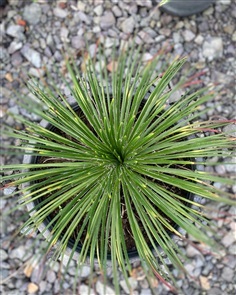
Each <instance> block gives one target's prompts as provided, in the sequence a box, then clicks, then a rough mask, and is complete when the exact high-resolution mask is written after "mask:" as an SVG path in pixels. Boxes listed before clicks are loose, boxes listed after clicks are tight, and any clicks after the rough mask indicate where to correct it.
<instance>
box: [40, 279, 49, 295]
mask: <svg viewBox="0 0 236 295" xmlns="http://www.w3.org/2000/svg"><path fill="white" fill-rule="evenodd" d="M46 288H47V282H45V281H41V282H40V283H39V290H40V292H41V293H43V292H44V291H46Z"/></svg>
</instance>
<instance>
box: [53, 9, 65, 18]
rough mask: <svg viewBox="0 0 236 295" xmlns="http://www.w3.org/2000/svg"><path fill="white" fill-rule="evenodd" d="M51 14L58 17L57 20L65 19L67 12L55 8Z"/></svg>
mask: <svg viewBox="0 0 236 295" xmlns="http://www.w3.org/2000/svg"><path fill="white" fill-rule="evenodd" d="M53 13H54V15H55V16H56V17H59V18H66V17H67V14H68V12H67V11H66V10H64V9H62V8H60V7H55V8H54V9H53Z"/></svg>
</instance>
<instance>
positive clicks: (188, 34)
mask: <svg viewBox="0 0 236 295" xmlns="http://www.w3.org/2000/svg"><path fill="white" fill-rule="evenodd" d="M183 36H184V40H185V41H186V42H190V41H192V40H193V39H194V38H195V34H194V33H193V32H192V31H190V30H185V31H183Z"/></svg>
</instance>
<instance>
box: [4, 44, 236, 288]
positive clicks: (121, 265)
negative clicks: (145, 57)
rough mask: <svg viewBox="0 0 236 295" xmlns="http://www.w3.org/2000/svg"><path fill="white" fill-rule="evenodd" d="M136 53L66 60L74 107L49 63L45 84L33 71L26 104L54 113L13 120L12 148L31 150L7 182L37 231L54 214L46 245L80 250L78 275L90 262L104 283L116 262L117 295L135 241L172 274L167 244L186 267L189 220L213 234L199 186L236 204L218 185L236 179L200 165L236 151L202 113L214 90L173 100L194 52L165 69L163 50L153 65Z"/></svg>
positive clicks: (150, 267) (151, 264)
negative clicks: (183, 247) (182, 245)
mask: <svg viewBox="0 0 236 295" xmlns="http://www.w3.org/2000/svg"><path fill="white" fill-rule="evenodd" d="M127 52H128V50H122V52H121V54H120V55H119V57H118V58H116V56H115V54H114V57H113V62H112V65H113V66H112V74H111V75H110V74H109V73H108V71H107V69H106V67H103V66H102V62H101V60H102V58H103V56H102V50H101V49H99V61H100V69H99V72H98V73H97V72H96V69H95V63H94V60H93V59H92V58H87V60H86V71H85V72H84V73H83V75H81V72H80V70H79V68H78V67H77V66H76V65H75V62H73V61H71V60H70V59H68V60H67V62H66V63H67V70H68V73H69V75H70V78H71V81H72V83H70V82H67V80H66V79H64V82H65V83H66V84H67V86H68V87H69V89H70V91H71V94H72V96H73V97H74V100H75V102H76V104H75V105H70V104H69V103H68V101H67V99H66V98H65V97H64V95H63V93H62V92H61V91H60V89H59V87H58V86H57V85H56V83H55V82H53V79H52V78H51V76H50V74H49V73H48V76H47V79H45V80H43V81H41V82H40V81H32V80H31V82H30V84H29V89H30V90H31V92H32V93H33V94H34V96H35V97H36V98H37V100H33V101H32V99H31V100H30V98H28V99H25V98H24V97H22V98H21V102H22V106H23V107H24V108H25V109H27V110H28V111H29V112H31V113H34V114H36V115H37V116H39V117H40V118H42V119H43V120H44V123H43V124H41V125H40V124H38V123H35V122H31V121H30V120H28V119H26V118H24V117H21V116H19V115H13V116H14V117H15V119H16V120H18V121H19V122H22V123H23V124H24V126H25V129H24V130H12V129H11V128H9V127H7V126H6V127H5V128H4V133H5V134H7V135H8V136H10V137H13V138H15V139H17V140H18V141H19V140H20V141H21V144H19V145H17V146H10V147H9V149H10V150H12V149H16V153H17V154H19V153H21V152H22V154H24V155H25V159H27V158H29V157H30V161H28V163H26V162H25V163H22V164H12V165H6V166H5V167H3V169H4V170H5V171H14V173H13V174H10V175H9V172H8V173H7V175H6V176H4V177H3V181H4V182H5V183H6V184H5V187H6V186H17V187H18V191H16V192H14V193H13V194H12V195H10V196H8V197H9V198H12V197H13V196H14V195H18V194H19V195H20V202H19V205H18V206H17V207H16V208H15V209H17V208H19V207H23V206H25V205H26V206H28V210H29V216H28V219H27V221H26V222H25V224H24V225H23V229H24V230H25V231H26V232H32V230H33V231H34V230H36V229H38V228H40V226H41V225H42V224H44V227H43V229H42V228H41V233H40V234H38V236H37V237H38V238H41V237H42V236H43V235H45V236H47V238H46V239H47V247H46V249H45V250H44V251H45V253H47V252H48V251H49V250H50V249H51V248H52V247H54V248H55V252H54V255H53V259H58V258H60V259H63V257H65V256H66V255H68V252H67V251H68V248H70V252H69V259H68V265H67V268H68V267H69V264H70V261H71V260H72V259H74V258H76V260H77V265H78V275H79V268H80V266H81V265H83V263H85V262H87V261H89V263H90V264H91V266H93V265H95V264H97V265H98V267H99V268H100V270H101V272H102V274H103V277H104V280H105V281H106V277H107V266H108V265H110V266H111V267H112V271H113V279H114V284H115V288H116V293H117V294H119V274H118V270H121V271H122V274H123V276H124V279H125V280H126V281H127V284H128V286H129V282H128V275H129V273H130V272H131V271H132V265H131V262H130V255H129V254H130V253H131V252H132V251H136V253H137V255H138V256H139V258H140V261H141V263H142V265H143V269H144V271H145V272H146V273H149V275H150V271H151V272H152V273H153V274H154V275H155V276H157V277H158V278H159V279H161V280H163V281H165V282H166V283H168V282H171V284H174V278H173V276H172V274H171V271H170V270H169V269H168V266H167V263H166V260H165V259H164V256H163V253H164V255H165V257H167V258H168V259H169V261H170V262H171V263H172V265H174V266H175V267H177V268H179V269H181V270H182V271H184V267H183V261H184V258H185V257H184V256H183V255H182V252H181V251H180V249H179V248H178V245H177V243H176V242H174V241H173V235H175V236H177V237H178V238H179V239H182V238H185V236H184V235H183V231H181V230H180V229H183V230H184V232H186V233H187V234H189V235H191V236H192V237H194V238H195V239H196V240H197V241H200V242H203V243H205V244H208V245H211V246H212V245H213V244H214V242H213V240H212V238H209V237H208V235H207V233H208V232H209V231H212V230H213V229H212V227H211V225H209V223H210V222H209V221H208V219H207V217H206V216H205V215H204V214H203V212H202V211H201V210H199V209H201V207H202V206H203V205H201V204H200V203H198V202H196V201H195V200H194V198H193V195H198V196H200V197H202V198H206V199H209V200H212V201H217V202H225V203H227V204H233V203H234V202H233V201H232V199H231V197H230V195H229V194H227V193H226V192H223V191H220V190H219V189H217V187H214V186H213V185H212V183H213V182H222V183H226V184H229V185H230V184H231V183H232V181H231V180H230V179H226V178H222V177H219V176H217V175H210V174H209V172H204V171H198V170H197V169H196V167H197V166H196V165H198V164H201V165H205V166H207V165H214V163H213V162H212V161H210V160H209V159H210V158H211V157H230V155H231V148H232V146H233V141H232V138H230V137H227V136H226V135H224V134H223V133H222V132H221V129H222V127H223V126H225V125H226V124H228V122H226V121H205V122H202V121H199V118H201V116H202V115H203V114H205V113H206V112H207V109H206V108H201V105H203V104H204V103H205V102H207V101H208V100H209V99H211V98H212V96H213V95H214V94H213V93H208V94H205V92H206V89H200V90H197V91H196V92H191V91H190V92H187V93H186V94H185V95H183V96H182V97H178V98H177V99H175V102H173V103H170V102H169V99H170V97H172V96H173V95H174V94H175V93H176V90H177V89H178V88H180V87H183V86H184V85H186V84H185V81H184V80H182V79H181V80H180V81H179V82H178V84H177V85H175V86H174V87H172V89H169V83H170V82H171V81H172V80H173V78H174V77H175V75H176V74H177V73H178V72H179V70H180V69H181V67H182V66H183V64H184V62H185V59H177V60H174V61H173V63H171V64H170V65H169V66H168V67H166V68H163V69H162V70H161V73H160V72H159V73H156V69H157V65H158V61H159V59H160V57H161V55H157V56H156V57H155V58H153V59H152V60H150V61H149V62H147V63H143V62H142V56H141V54H140V52H139V50H136V49H134V46H132V48H129V52H130V53H129V54H128V53H127ZM62 78H63V77H62ZM45 122H47V123H48V124H45ZM205 133H208V136H202V134H205ZM205 135H206V134H205ZM10 150H9V152H10ZM215 164H217V163H215ZM48 232H50V234H47V235H46V233H48ZM78 249H79V250H78ZM78 252H79V254H78ZM91 272H92V267H91Z"/></svg>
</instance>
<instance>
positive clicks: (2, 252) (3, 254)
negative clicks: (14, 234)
mask: <svg viewBox="0 0 236 295" xmlns="http://www.w3.org/2000/svg"><path fill="white" fill-rule="evenodd" d="M7 258H8V254H7V252H6V251H5V250H3V249H0V261H1V262H2V261H4V260H6V259H7ZM1 264H2V263H1Z"/></svg>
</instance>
